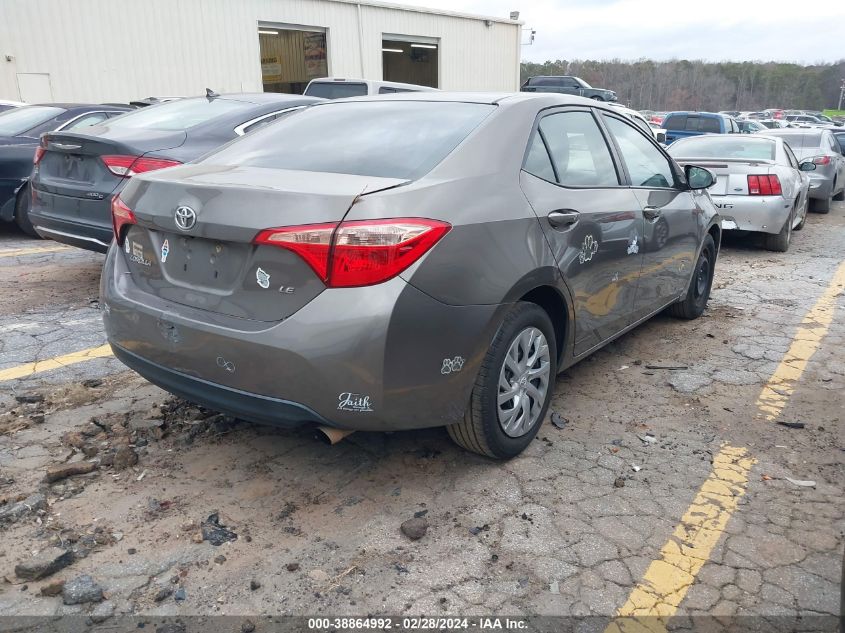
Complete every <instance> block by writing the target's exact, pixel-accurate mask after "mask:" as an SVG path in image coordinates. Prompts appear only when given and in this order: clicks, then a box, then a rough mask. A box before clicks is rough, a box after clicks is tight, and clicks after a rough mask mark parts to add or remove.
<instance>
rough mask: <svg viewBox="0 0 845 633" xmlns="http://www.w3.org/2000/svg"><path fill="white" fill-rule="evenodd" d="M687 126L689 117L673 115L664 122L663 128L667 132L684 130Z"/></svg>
mask: <svg viewBox="0 0 845 633" xmlns="http://www.w3.org/2000/svg"><path fill="white" fill-rule="evenodd" d="M686 126H687V115H686V114H673V115H672V116H670V117H667V118H666V120H665V121H663V127H665V128H666V129H667V130H683V129H685V128H686Z"/></svg>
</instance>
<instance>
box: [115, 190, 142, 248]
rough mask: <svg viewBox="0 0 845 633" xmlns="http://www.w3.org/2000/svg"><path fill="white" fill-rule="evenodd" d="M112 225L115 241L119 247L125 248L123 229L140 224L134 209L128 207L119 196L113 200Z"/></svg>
mask: <svg viewBox="0 0 845 633" xmlns="http://www.w3.org/2000/svg"><path fill="white" fill-rule="evenodd" d="M111 223H112V228H113V229H114V239H115V241H117V244H118V246H123V239H124V237H125V236H124V235H123V227H125V226H127V225H129V224H137V223H138V220H136V219H135V214H134V213H132V209H130V208H129V207H127V206H126V203H124V202H123V200H121V199H120V196H119V195H117V196H115V197H114V198H112V200H111Z"/></svg>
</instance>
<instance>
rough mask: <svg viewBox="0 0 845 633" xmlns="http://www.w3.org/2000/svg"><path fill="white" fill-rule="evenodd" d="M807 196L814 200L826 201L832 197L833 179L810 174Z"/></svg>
mask: <svg viewBox="0 0 845 633" xmlns="http://www.w3.org/2000/svg"><path fill="white" fill-rule="evenodd" d="M809 195H810V197H811V198H815V199H816V200H827V199H828V198H830V197H831V196H832V195H833V178H830V177H828V176H823V175H816V174H813V173H811V174H810V194H809Z"/></svg>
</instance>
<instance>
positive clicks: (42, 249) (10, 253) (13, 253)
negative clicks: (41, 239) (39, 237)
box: [0, 246, 70, 257]
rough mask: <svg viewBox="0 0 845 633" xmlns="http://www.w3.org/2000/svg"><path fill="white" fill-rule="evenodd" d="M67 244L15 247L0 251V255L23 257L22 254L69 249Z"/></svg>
mask: <svg viewBox="0 0 845 633" xmlns="http://www.w3.org/2000/svg"><path fill="white" fill-rule="evenodd" d="M69 250H70V248H69V247H67V246H35V247H33V248H17V249H14V250H9V251H0V257H23V256H24V255H38V254H40V253H55V252H57V251H69Z"/></svg>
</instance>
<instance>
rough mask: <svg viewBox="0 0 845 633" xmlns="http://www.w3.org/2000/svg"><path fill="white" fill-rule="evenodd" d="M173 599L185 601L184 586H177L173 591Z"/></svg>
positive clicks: (185, 592)
mask: <svg viewBox="0 0 845 633" xmlns="http://www.w3.org/2000/svg"><path fill="white" fill-rule="evenodd" d="M173 599H174V600H175V601H176V602H183V601H185V600H187V599H188V592H187V591H185V588H184V587H179V588H178V589H177V590H176V591H175V592H174V593H173Z"/></svg>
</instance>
